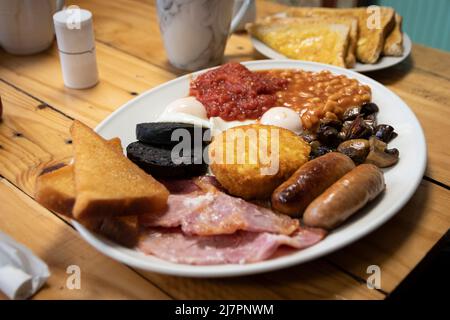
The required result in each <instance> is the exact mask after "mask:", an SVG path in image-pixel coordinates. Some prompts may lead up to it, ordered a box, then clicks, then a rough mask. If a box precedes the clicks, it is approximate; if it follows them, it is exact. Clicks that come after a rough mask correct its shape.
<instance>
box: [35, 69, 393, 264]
mask: <svg viewBox="0 0 450 320" xmlns="http://www.w3.org/2000/svg"><path fill="white" fill-rule="evenodd" d="M187 89H189V96H188V97H185V98H182V99H177V100H175V101H173V102H171V103H170V104H169V105H168V106H167V108H166V109H165V111H164V112H163V113H161V114H160V115H159V117H158V118H157V119H155V120H153V121H147V122H142V123H137V124H136V132H135V134H136V141H134V142H131V143H130V144H129V145H128V146H127V147H126V156H125V155H124V154H123V150H122V146H121V142H120V140H119V139H118V138H114V139H111V140H105V139H104V138H102V137H101V136H99V135H98V134H96V133H95V132H94V131H93V130H91V129H90V128H88V127H87V126H85V125H83V124H82V123H80V122H78V121H74V123H73V125H72V128H71V135H72V140H73V147H74V148H73V150H74V161H73V163H70V164H66V165H63V166H62V167H60V168H56V169H55V168H54V169H53V170H51V169H48V170H44V172H43V173H42V174H41V175H40V176H39V177H38V180H37V184H36V199H37V200H38V201H39V202H40V203H41V204H42V205H44V206H45V207H47V208H49V209H51V210H53V211H56V212H57V213H60V214H63V215H65V216H67V217H69V218H71V219H75V220H77V221H79V222H80V223H81V224H83V225H84V226H86V227H87V228H89V229H90V230H92V231H94V232H97V233H99V234H101V235H103V236H105V237H107V238H109V239H111V240H113V241H115V242H117V243H119V244H122V245H124V246H127V247H131V248H135V249H137V250H139V251H141V252H143V253H145V254H148V255H153V256H156V257H158V258H160V259H163V260H167V261H170V262H173V263H184V264H193V265H213V264H228V263H231V264H244V263H254V262H258V261H263V260H267V259H271V258H275V257H276V256H277V255H278V252H279V251H280V250H281V248H282V247H288V248H290V250H301V249H305V248H307V247H309V246H312V245H314V244H316V243H317V242H319V241H321V240H322V239H323V238H324V237H326V235H327V234H328V233H330V232H333V229H335V228H338V227H339V226H340V225H342V224H343V223H345V221H347V219H348V218H350V217H353V216H355V215H356V214H357V212H358V211H359V210H360V209H362V208H363V207H364V206H366V204H367V203H369V202H370V201H372V200H374V199H375V198H377V197H378V196H379V195H380V194H381V193H382V192H383V191H385V189H386V186H385V182H384V177H383V171H382V170H381V169H380V168H385V167H388V166H392V165H394V164H395V163H396V162H397V161H398V160H399V151H398V150H397V149H388V147H387V145H388V143H390V141H391V140H392V139H394V138H395V137H396V135H397V134H396V133H395V131H394V128H393V127H392V126H390V125H387V124H378V122H377V113H378V112H379V108H378V106H377V105H376V104H375V103H374V102H372V96H371V88H370V87H369V86H367V85H365V84H363V83H360V82H359V81H357V80H355V79H351V78H348V77H346V76H343V75H335V74H333V73H331V72H328V71H321V72H310V71H304V70H291V69H290V70H262V71H251V70H249V69H247V68H246V67H245V66H243V65H241V64H239V63H234V62H230V63H227V64H225V65H223V66H220V67H218V68H215V69H211V70H209V71H206V72H204V73H202V74H200V75H198V76H196V77H194V78H192V79H191V81H190V87H189V88H187ZM143 120H145V119H143ZM387 192H388V190H387Z"/></svg>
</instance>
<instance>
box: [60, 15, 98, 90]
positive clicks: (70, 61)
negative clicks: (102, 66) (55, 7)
mask: <svg viewBox="0 0 450 320" xmlns="http://www.w3.org/2000/svg"><path fill="white" fill-rule="evenodd" d="M53 22H54V24H55V34H56V41H57V44H58V51H59V58H60V62H61V69H62V74H63V80H64V85H65V86H66V87H68V88H72V89H86V88H90V87H93V86H95V85H96V84H97V82H98V70H97V59H96V52H95V39H94V29H93V23H92V13H91V12H90V11H88V10H84V9H80V8H78V7H75V8H73V7H69V8H67V9H65V10H61V11H59V12H57V13H55V14H54V15H53Z"/></svg>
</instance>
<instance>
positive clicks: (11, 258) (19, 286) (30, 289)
mask: <svg viewBox="0 0 450 320" xmlns="http://www.w3.org/2000/svg"><path fill="white" fill-rule="evenodd" d="M49 276H50V272H49V271H48V267H47V265H46V264H45V262H43V261H42V260H41V259H39V258H38V257H36V256H35V255H34V254H33V252H31V250H30V249H28V248H26V247H25V246H23V245H22V244H20V243H17V242H16V241H14V240H13V239H12V238H10V237H9V236H7V235H6V234H4V233H2V232H0V291H2V292H3V293H4V294H6V295H7V296H8V297H9V298H10V299H26V298H28V297H30V296H32V295H33V294H34V293H35V292H36V291H37V290H39V289H40V288H41V286H42V285H43V284H44V283H45V281H47V279H48V277H49Z"/></svg>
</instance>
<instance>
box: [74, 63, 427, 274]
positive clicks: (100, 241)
mask: <svg viewBox="0 0 450 320" xmlns="http://www.w3.org/2000/svg"><path fill="white" fill-rule="evenodd" d="M244 64H245V65H246V66H247V67H248V68H249V69H251V70H264V69H304V70H309V71H321V70H329V71H330V72H332V73H334V74H343V75H346V76H348V77H351V78H355V79H357V80H358V81H360V82H361V83H363V84H367V85H369V86H370V87H371V89H372V96H373V101H374V102H375V103H376V104H378V106H379V108H380V112H379V114H378V121H379V123H388V124H390V125H392V126H394V128H395V131H396V132H397V133H398V134H399V135H398V137H397V138H395V139H394V140H393V141H392V142H391V143H390V144H389V147H390V148H398V149H399V150H400V161H399V162H398V163H397V165H395V166H394V167H392V168H389V169H386V170H384V172H385V179H386V192H384V193H383V195H381V196H380V197H378V198H377V200H375V201H374V202H373V203H371V204H370V205H369V206H367V207H366V208H364V209H363V210H362V211H361V212H360V213H358V214H357V215H355V216H354V217H353V218H352V219H350V221H347V223H345V224H344V225H342V226H341V227H339V228H337V229H335V230H334V231H333V232H331V233H330V234H329V235H328V236H327V237H326V238H325V239H324V240H323V241H321V242H319V243H318V244H316V245H314V246H312V247H310V248H307V249H304V250H301V251H297V252H295V253H293V254H291V255H288V256H283V257H279V258H276V259H271V260H267V261H262V262H258V263H252V264H245V265H236V264H228V265H215V266H191V265H184V264H174V263H170V262H166V261H164V260H160V259H158V258H156V257H153V256H148V255H144V254H143V253H141V252H138V251H136V250H133V249H128V248H124V247H121V246H120V245H118V244H116V243H114V242H111V241H109V240H107V239H105V238H103V237H101V236H99V235H97V234H95V233H92V232H90V231H89V230H87V229H86V228H84V227H83V226H82V225H80V224H79V223H77V222H75V221H74V222H73V224H74V226H75V228H76V229H77V230H78V231H79V232H80V234H81V236H82V237H83V238H84V239H85V240H86V241H87V242H89V243H90V244H91V245H92V246H94V247H95V248H97V249H98V250H99V251H101V252H102V253H104V254H106V255H107V256H109V257H112V258H113V259H116V260H118V261H120V262H123V263H125V264H128V265H130V266H133V267H136V268H140V269H143V270H148V271H154V272H159V273H164V274H172V275H178V276H190V277H225V276H240V275H247V274H254V273H260V272H266V271H271V270H276V269H280V268H285V267H289V266H292V265H295V264H299V263H303V262H306V261H310V260H312V259H315V258H318V257H321V256H324V255H326V254H328V253H330V252H333V251H335V250H338V249H339V248H342V247H343V246H345V245H347V244H349V243H351V242H353V241H356V240H358V239H359V238H361V237H363V236H364V235H366V234H368V233H369V232H371V231H372V230H374V229H375V228H377V227H379V226H380V225H382V224H383V223H384V222H386V221H387V220H388V219H389V218H391V217H392V216H393V215H394V214H395V213H396V212H397V211H398V210H399V209H400V208H401V207H402V206H403V205H404V204H405V203H406V202H407V201H408V200H409V198H411V196H412V195H413V193H414V191H415V190H416V188H417V186H418V185H419V183H420V181H421V179H422V176H423V173H424V170H425V165H426V145H425V138H424V135H423V132H422V128H421V127H420V124H419V122H418V120H417V119H416V117H415V116H414V114H413V112H412V111H411V110H410V109H409V107H408V106H407V105H406V104H405V103H404V102H403V101H402V100H401V99H400V98H399V97H398V96H397V95H395V94H394V93H393V92H392V91H390V90H389V89H387V88H386V87H384V86H383V85H381V84H380V83H378V82H376V81H374V80H372V79H370V78H368V77H366V76H364V75H362V74H359V73H356V72H353V71H350V70H346V69H342V68H338V67H334V66H330V65H325V64H319V63H314V62H301V61H295V60H278V61H277V60H261V61H252V62H247V63H244ZM200 72H204V71H200ZM200 72H197V73H195V74H193V75H194V76H195V75H196V74H198V73H200ZM193 75H192V74H191V75H186V76H183V77H180V78H177V79H175V80H172V81H169V82H167V83H164V84H162V85H160V86H158V87H156V88H153V89H151V90H149V91H147V92H145V93H143V94H141V95H139V96H138V97H136V98H135V99H133V100H131V101H129V102H128V103H126V104H125V105H123V106H122V107H121V108H119V109H118V110H116V111H115V112H114V113H112V114H111V115H110V116H109V117H108V118H106V119H105V120H104V121H103V122H102V123H100V124H99V125H98V126H97V128H96V131H97V132H98V133H99V134H100V135H102V136H103V137H105V138H107V139H110V138H112V137H120V139H121V140H122V145H123V147H126V146H127V145H128V144H129V143H130V142H133V141H135V127H136V124H138V123H141V122H146V121H152V120H155V119H156V118H157V117H158V115H159V114H161V112H162V111H163V110H164V108H165V106H166V105H167V104H168V103H170V102H171V101H173V100H175V99H177V98H181V97H185V96H186V95H187V94H188V88H189V81H190V79H191V78H192V76H193Z"/></svg>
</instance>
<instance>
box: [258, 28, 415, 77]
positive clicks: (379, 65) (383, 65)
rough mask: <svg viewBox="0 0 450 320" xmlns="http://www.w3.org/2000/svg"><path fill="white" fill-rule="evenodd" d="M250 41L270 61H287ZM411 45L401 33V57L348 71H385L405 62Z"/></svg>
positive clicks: (384, 59)
mask: <svg viewBox="0 0 450 320" xmlns="http://www.w3.org/2000/svg"><path fill="white" fill-rule="evenodd" d="M250 40H251V42H252V44H253V47H254V48H255V49H256V51H258V52H259V53H261V54H262V55H263V56H266V57H267V58H271V59H277V60H280V59H283V60H284V59H289V58H286V56H284V55H283V54H281V53H279V52H277V51H275V50H273V49H272V48H271V47H269V46H267V45H266V44H265V43H264V42H262V41H260V40H258V39H256V38H254V37H250ZM411 49H412V43H411V39H410V38H409V36H408V35H407V34H406V33H403V55H402V56H400V57H381V58H380V60H379V61H378V62H377V63H374V64H364V63H359V62H357V63H356V64H355V66H354V67H353V68H351V69H349V70H353V71H357V72H368V71H376V70H381V69H386V68H389V67H392V66H394V65H396V64H399V63H400V62H402V61H403V60H405V59H406V58H407V57H408V56H409V54H410V53H411Z"/></svg>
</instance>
